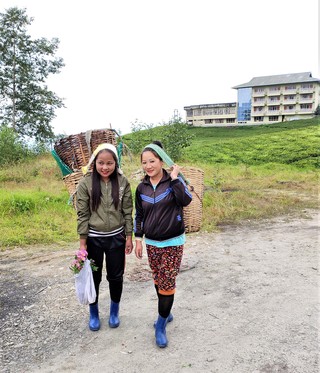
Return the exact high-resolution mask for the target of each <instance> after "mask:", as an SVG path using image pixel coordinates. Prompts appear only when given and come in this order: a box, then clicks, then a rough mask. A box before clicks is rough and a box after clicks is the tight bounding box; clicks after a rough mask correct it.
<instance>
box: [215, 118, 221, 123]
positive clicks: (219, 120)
mask: <svg viewBox="0 0 320 373" xmlns="http://www.w3.org/2000/svg"><path fill="white" fill-rule="evenodd" d="M215 122H216V123H223V119H216V120H215Z"/></svg>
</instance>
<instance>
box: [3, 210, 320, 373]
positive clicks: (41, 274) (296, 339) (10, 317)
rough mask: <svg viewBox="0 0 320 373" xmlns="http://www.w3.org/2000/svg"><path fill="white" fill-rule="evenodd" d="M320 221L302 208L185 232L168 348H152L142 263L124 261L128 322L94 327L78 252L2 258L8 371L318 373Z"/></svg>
mask: <svg viewBox="0 0 320 373" xmlns="http://www.w3.org/2000/svg"><path fill="white" fill-rule="evenodd" d="M318 217H319V215H318V213H317V212H316V211H304V212H303V213H301V215H300V216H290V217H289V216H288V217H282V218H277V219H272V220H268V221H263V222H259V223H257V222H249V221H248V222H246V223H245V224H242V225H240V226H226V227H224V228H223V229H222V230H221V232H220V233H214V234H207V233H196V234H192V235H188V241H187V244H186V249H185V255H184V259H183V265H182V271H181V273H180V275H179V277H178V285H177V293H176V297H175V304H174V308H173V314H174V320H173V322H171V323H170V324H169V325H168V327H167V336H168V340H169V345H168V347H167V348H166V349H159V348H157V346H156V345H155V341H154V330H153V320H154V319H155V317H156V313H157V309H156V297H155V293H154V289H153V285H152V280H151V276H150V272H149V270H148V265H147V261H146V256H144V258H143V260H142V262H141V261H138V260H137V259H136V258H135V257H134V255H133V254H132V255H131V256H129V257H127V272H126V276H125V284H124V292H123V299H122V302H121V311H120V316H121V325H120V327H119V328H117V329H110V328H109V327H108V318H107V315H108V311H109V298H108V295H107V294H108V292H107V284H106V281H105V279H104V281H103V283H102V287H101V300H100V316H101V323H102V326H101V329H100V331H99V332H91V331H89V329H88V326H87V322H88V312H87V306H81V305H79V304H78V303H77V299H76V297H75V290H74V282H73V277H72V275H71V273H69V270H68V265H69V263H70V262H71V260H72V256H73V255H72V254H73V252H74V251H75V250H76V248H77V244H76V243H75V244H73V245H70V246H69V247H65V248H63V249H61V248H58V247H50V248H41V247H33V248H28V249H15V250H13V251H12V250H11V251H5V252H2V253H0V263H1V297H0V298H1V339H2V345H1V355H2V356H1V372H12V373H13V372H15V373H16V372H35V373H37V372H41V373H49V372H96V373H100V372H107V373H112V372H114V373H122V372H126V373H135V372H137V373H138V372H139V373H150V372H153V373H158V372H159V373H163V372H173V373H175V372H177V373H179V372H215V373H273V372H281V373H282V372H283V373H284V372H289V373H291V372H292V373H316V372H318V371H319V344H318V343H319V257H318V254H319V253H318V250H319V219H318Z"/></svg>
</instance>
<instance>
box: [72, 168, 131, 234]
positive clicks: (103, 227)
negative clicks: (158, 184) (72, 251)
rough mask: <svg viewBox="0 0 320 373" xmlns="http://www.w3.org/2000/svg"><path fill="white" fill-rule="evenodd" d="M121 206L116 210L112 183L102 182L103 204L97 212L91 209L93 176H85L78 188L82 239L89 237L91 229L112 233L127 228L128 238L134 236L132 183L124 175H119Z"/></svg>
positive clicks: (77, 197)
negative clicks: (112, 194)
mask: <svg viewBox="0 0 320 373" xmlns="http://www.w3.org/2000/svg"><path fill="white" fill-rule="evenodd" d="M118 180H119V189H120V190H119V199H120V201H119V206H118V209H117V210H116V209H115V206H114V204H113V201H112V196H111V182H110V181H109V182H107V183H105V182H104V181H102V180H101V193H102V196H101V203H100V205H99V207H98V209H97V211H92V209H91V189H92V178H91V174H88V175H86V176H84V177H83V178H82V179H81V180H80V182H79V184H78V188H77V192H76V201H77V215H78V234H79V235H80V238H86V237H87V236H88V232H89V227H90V228H92V229H94V230H96V231H99V232H111V231H113V230H115V229H118V228H120V227H124V228H125V233H126V236H131V235H132V230H133V219H132V210H133V203H132V193H131V188H130V183H129V181H128V179H127V178H126V177H125V176H124V175H120V174H118Z"/></svg>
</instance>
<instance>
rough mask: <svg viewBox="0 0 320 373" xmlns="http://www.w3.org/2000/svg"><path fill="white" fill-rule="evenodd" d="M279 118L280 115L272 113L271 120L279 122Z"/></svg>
mask: <svg viewBox="0 0 320 373" xmlns="http://www.w3.org/2000/svg"><path fill="white" fill-rule="evenodd" d="M278 120H279V117H278V116H277V115H272V116H271V117H269V122H277V121H278Z"/></svg>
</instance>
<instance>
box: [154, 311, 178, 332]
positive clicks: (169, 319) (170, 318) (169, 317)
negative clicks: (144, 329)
mask: <svg viewBox="0 0 320 373" xmlns="http://www.w3.org/2000/svg"><path fill="white" fill-rule="evenodd" d="M172 320H173V315H172V313H171V312H170V314H169V316H168V317H167V323H168V322H171V321H172ZM156 323H157V321H155V322H154V323H153V327H154V328H155V327H156Z"/></svg>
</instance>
